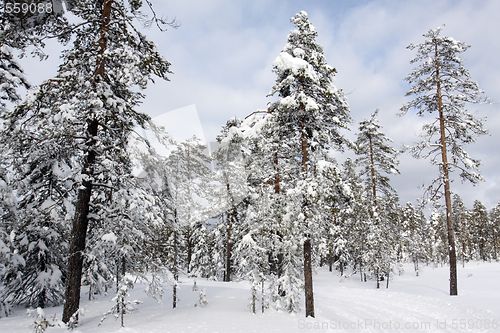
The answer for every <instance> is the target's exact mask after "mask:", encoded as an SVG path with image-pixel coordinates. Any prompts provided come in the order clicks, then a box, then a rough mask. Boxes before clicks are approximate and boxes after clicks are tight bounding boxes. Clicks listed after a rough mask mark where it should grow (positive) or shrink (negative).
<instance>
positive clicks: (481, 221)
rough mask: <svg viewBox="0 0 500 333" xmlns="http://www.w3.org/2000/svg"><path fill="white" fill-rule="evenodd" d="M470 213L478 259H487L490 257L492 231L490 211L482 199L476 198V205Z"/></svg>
mask: <svg viewBox="0 0 500 333" xmlns="http://www.w3.org/2000/svg"><path fill="white" fill-rule="evenodd" d="M470 213H471V214H470V218H471V221H472V230H473V233H474V243H475V247H476V253H477V259H478V260H484V261H486V260H488V259H490V257H489V256H490V253H491V252H490V247H489V243H490V242H489V238H490V235H491V231H492V230H490V223H489V216H488V211H487V209H486V207H485V206H484V205H483V203H482V202H481V201H479V200H474V206H473V207H472V210H471V212H470Z"/></svg>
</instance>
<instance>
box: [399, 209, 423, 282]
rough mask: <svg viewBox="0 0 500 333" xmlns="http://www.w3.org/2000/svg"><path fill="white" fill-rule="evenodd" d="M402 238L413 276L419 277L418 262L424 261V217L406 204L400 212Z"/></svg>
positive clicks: (420, 212)
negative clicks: (412, 267)
mask: <svg viewBox="0 0 500 333" xmlns="http://www.w3.org/2000/svg"><path fill="white" fill-rule="evenodd" d="M401 218H402V223H401V224H402V232H403V235H402V238H403V243H404V249H405V252H406V253H408V255H409V257H410V260H411V261H412V262H413V265H414V268H415V274H416V275H417V276H418V275H419V266H418V264H419V262H422V261H424V260H426V259H427V258H426V253H425V248H424V247H423V245H424V244H425V243H424V240H425V238H426V237H425V230H424V226H425V222H426V220H425V217H424V215H423V212H422V211H421V210H419V209H417V208H415V207H414V206H413V204H412V203H411V202H407V203H406V206H405V207H403V211H402V217H401Z"/></svg>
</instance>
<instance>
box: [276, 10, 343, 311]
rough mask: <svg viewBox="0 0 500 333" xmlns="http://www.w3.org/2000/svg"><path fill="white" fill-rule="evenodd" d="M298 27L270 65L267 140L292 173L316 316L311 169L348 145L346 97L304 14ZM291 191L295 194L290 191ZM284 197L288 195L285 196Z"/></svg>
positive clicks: (308, 296) (308, 292) (310, 304)
mask: <svg viewBox="0 0 500 333" xmlns="http://www.w3.org/2000/svg"><path fill="white" fill-rule="evenodd" d="M291 21H292V23H293V24H294V25H295V27H296V29H295V30H292V31H291V33H290V34H289V35H288V43H287V44H286V45H285V47H284V48H283V50H282V51H281V53H280V54H279V55H278V57H277V58H276V59H275V61H274V63H273V71H274V72H275V73H276V75H277V79H276V84H275V85H274V87H273V88H272V90H271V92H270V94H269V96H273V95H276V94H277V95H278V96H279V97H280V98H279V100H278V101H276V102H273V103H271V105H270V107H269V112H270V113H271V115H272V116H273V119H272V121H273V125H272V130H273V132H272V137H274V138H277V139H276V140H273V139H271V140H270V141H271V142H279V143H280V147H279V153H280V154H281V155H283V162H282V163H283V165H284V168H285V170H284V172H285V173H286V172H288V173H289V174H290V175H291V180H290V182H291V183H290V185H289V186H290V190H289V193H290V194H292V195H291V196H290V199H292V200H298V201H296V202H295V203H294V204H291V205H289V207H292V206H293V207H294V208H295V213H296V215H295V216H296V221H295V223H296V225H297V227H298V228H299V229H300V230H301V234H302V237H303V241H301V243H302V247H303V249H302V251H303V271H304V285H305V303H306V317H308V316H311V317H314V295H313V283H312V256H313V250H312V246H313V237H314V230H315V225H314V222H313V221H314V220H315V218H318V217H317V216H314V215H313V214H314V213H315V209H314V203H313V202H312V201H311V199H312V198H310V197H309V196H308V193H310V191H309V189H312V190H313V191H314V189H313V188H311V183H315V179H314V170H315V167H316V165H317V163H318V161H320V160H324V159H325V155H326V153H327V151H328V150H329V149H331V148H332V149H343V148H344V146H345V145H346V144H347V143H348V141H347V140H346V139H345V138H344V137H343V136H342V135H341V134H340V130H341V129H343V128H346V125H347V123H349V122H350V116H349V106H348V105H347V102H346V100H345V97H344V94H343V92H342V91H341V90H338V89H337V88H336V87H335V86H334V85H333V83H332V82H333V77H334V74H335V72H336V70H335V69H334V68H333V67H331V66H329V65H328V64H327V63H326V60H325V57H324V55H323V47H322V46H321V45H319V44H318V43H317V42H316V37H317V32H316V31H315V28H314V27H313V26H312V24H311V23H310V22H309V19H308V16H307V13H306V12H304V11H302V12H300V13H298V14H296V15H295V17H293V18H292V19H291ZM290 191H292V192H294V193H291V192H290ZM287 196H288V194H287Z"/></svg>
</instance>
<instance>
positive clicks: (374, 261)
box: [356, 110, 399, 288]
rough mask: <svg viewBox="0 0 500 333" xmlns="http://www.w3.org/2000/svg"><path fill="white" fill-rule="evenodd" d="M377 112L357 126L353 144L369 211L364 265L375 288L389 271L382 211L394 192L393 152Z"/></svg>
mask: <svg viewBox="0 0 500 333" xmlns="http://www.w3.org/2000/svg"><path fill="white" fill-rule="evenodd" d="M377 115H378V110H376V111H375V112H374V113H372V115H371V117H370V119H368V120H363V121H361V122H360V124H359V132H358V133H357V140H356V154H357V155H358V156H359V157H358V158H357V159H356V164H357V165H358V166H360V167H361V168H362V169H361V172H360V176H361V177H362V178H363V179H364V182H365V195H366V204H367V208H368V209H369V212H370V213H369V216H367V218H368V219H369V222H368V234H367V242H366V245H367V251H366V252H364V254H363V255H364V260H363V261H364V262H365V263H366V264H367V265H368V267H370V268H371V269H372V271H373V273H374V275H375V278H376V280H377V288H378V286H379V280H380V275H381V274H382V273H384V274H385V275H387V276H389V272H390V267H391V261H392V259H391V257H392V253H391V250H392V249H393V246H392V244H391V236H392V235H393V232H392V230H393V229H394V228H393V227H394V223H391V220H390V219H389V216H388V214H387V213H388V212H387V210H386V207H388V206H387V203H388V202H389V199H390V198H391V196H394V195H395V193H396V191H395V190H394V189H393V187H392V186H391V185H390V184H389V177H388V176H387V175H389V174H398V173H399V171H398V170H397V165H398V164H399V162H398V161H397V159H396V155H397V153H396V150H395V149H394V148H392V147H391V146H390V145H389V143H390V142H392V140H391V139H390V138H388V137H387V136H385V134H384V133H383V132H382V131H381V125H380V124H379V123H378V120H377Z"/></svg>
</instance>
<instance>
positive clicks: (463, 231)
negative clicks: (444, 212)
mask: <svg viewBox="0 0 500 333" xmlns="http://www.w3.org/2000/svg"><path fill="white" fill-rule="evenodd" d="M452 210H453V225H454V229H455V230H454V231H455V235H456V242H457V246H458V250H457V254H458V257H460V258H462V266H464V265H465V262H466V261H469V260H471V259H472V253H473V251H474V238H473V235H474V232H473V230H472V224H471V222H472V220H471V217H470V212H469V210H468V209H467V207H465V204H464V203H463V201H462V199H461V198H460V196H459V195H458V194H455V195H453V203H452Z"/></svg>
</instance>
